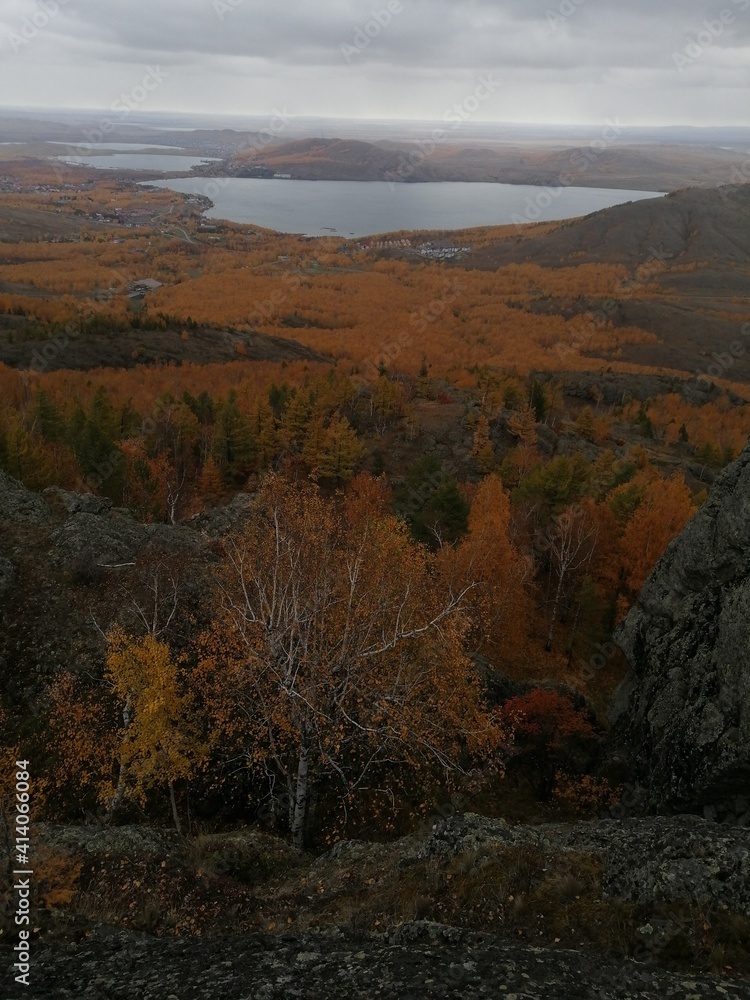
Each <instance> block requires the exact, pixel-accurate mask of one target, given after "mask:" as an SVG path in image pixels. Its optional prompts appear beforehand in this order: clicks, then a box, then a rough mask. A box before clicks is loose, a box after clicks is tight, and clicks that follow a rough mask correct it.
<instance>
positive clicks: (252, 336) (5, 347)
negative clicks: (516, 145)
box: [0, 161, 750, 851]
mask: <svg viewBox="0 0 750 1000" xmlns="http://www.w3.org/2000/svg"><path fill="white" fill-rule="evenodd" d="M0 181H2V186H0V206H1V207H2V209H3V210H4V212H5V213H7V218H8V220H10V221H9V222H8V223H7V224H6V223H5V222H3V225H4V226H6V228H7V229H8V231H9V232H8V233H6V234H5V241H4V242H2V243H0V359H2V363H0V470H1V472H2V474H4V475H3V476H2V478H0V502H5V501H3V499H2V498H3V496H5V497H6V500H7V497H10V496H11V494H13V495H14V496H15V495H16V494H15V493H14V492H13V491H15V490H17V489H20V488H23V489H24V490H25V491H29V492H30V493H31V494H34V495H36V496H37V497H38V498H40V502H41V503H42V505H43V507H44V509H45V511H46V510H47V509H49V511H50V513H49V517H51V518H52V522H50V523H51V524H53V526H54V527H55V532H54V533H53V534H51V535H44V533H43V532H42V529H41V528H40V527H39V524H37V523H36V522H34V521H32V520H30V519H28V518H26V519H24V518H23V517H21V516H19V517H18V519H17V522H18V523H14V521H13V516H11V515H8V516H7V517H6V516H5V515H4V522H3V524H2V525H0V541H2V544H3V551H4V552H7V553H8V554H9V555H10V558H11V561H13V562H14V563H16V564H18V566H19V567H20V570H19V571H20V573H21V578H22V579H23V581H24V594H23V595H19V594H12V595H11V597H10V598H8V602H7V604H6V607H5V610H4V614H5V615H6V619H7V621H10V620H11V619H14V620H16V621H20V620H22V616H24V615H27V616H28V615H30V616H31V618H32V619H33V620H37V619H38V620H39V621H40V622H42V621H44V620H46V621H49V620H50V619H51V617H54V615H52V612H51V611H50V607H51V606H52V605H50V604H49V602H50V601H52V600H53V597H52V595H53V594H57V595H59V594H64V595H65V604H66V607H67V608H68V611H69V620H67V621H64V623H63V624H62V626H61V628H62V631H63V633H64V634H65V635H66V639H65V642H64V643H63V645H64V647H65V649H66V650H67V651H70V650H73V651H76V650H78V652H77V653H76V652H73V654H72V656H71V658H67V653H66V657H63V656H62V654H60V655H56V657H53V659H54V663H53V664H49V665H45V664H42V663H41V659H43V658H44V656H45V655H47V654H45V652H44V650H43V649H42V648H41V647H40V646H39V645H38V644H37V643H38V641H41V640H39V639H38V636H39V635H41V634H42V633H43V631H44V627H46V626H40V629H41V631H40V632H39V633H38V634H37V635H36V636H33V635H31V634H26V633H24V632H23V630H21V631H20V632H19V631H18V630H16V631H13V630H11V632H12V635H11V632H9V633H8V635H9V638H8V639H7V640H4V646H3V648H2V649H0V656H1V657H2V662H3V663H4V664H5V665H6V669H5V673H4V677H5V679H4V681H3V686H2V690H0V699H1V701H0V713H2V717H3V719H4V726H3V733H4V735H5V740H6V744H7V745H10V746H15V745H19V746H20V744H21V743H23V745H24V746H25V747H27V748H28V746H29V745H30V744H31V745H32V746H33V749H34V753H35V756H36V759H37V760H42V761H43V762H44V766H43V771H44V773H45V775H46V777H45V780H44V783H43V788H42V789H41V790H40V794H39V795H38V801H37V808H38V809H39V815H40V816H42V817H44V818H47V819H56V820H82V819H85V818H89V819H91V818H94V817H96V818H97V819H98V820H99V821H102V822H105V823H111V822H115V821H117V822H119V821H123V820H125V819H130V820H132V819H134V818H135V819H143V818H144V817H145V818H148V819H149V820H151V821H153V822H158V823H163V824H172V825H173V826H174V827H175V828H176V829H177V830H178V831H183V830H185V829H186V828H188V827H190V828H192V825H197V826H201V825H203V826H204V827H206V828H210V827H211V826H212V825H214V826H216V825H219V826H221V825H222V824H232V823H237V822H240V821H244V822H258V823H261V824H264V825H265V826H266V827H268V828H271V829H275V830H278V831H280V832H281V833H283V835H284V836H287V837H288V838H289V839H290V841H291V843H292V844H293V845H294V847H295V849H297V850H298V851H302V850H303V849H305V848H308V847H309V848H319V847H322V846H324V845H326V844H331V843H333V842H334V841H335V840H337V839H338V838H340V837H341V836H343V835H344V834H346V835H349V836H357V835H361V834H363V833H367V834H368V835H369V836H370V837H372V838H386V837H389V836H391V835H393V834H395V833H403V832H404V831H407V830H409V829H412V828H414V826H415V824H418V823H419V822H420V821H421V819H422V818H423V817H424V816H425V815H427V814H428V813H429V812H430V810H431V809H433V808H434V807H435V805H436V803H440V802H445V801H448V800H450V798H451V796H455V795H461V796H463V797H464V800H465V801H469V802H481V803H482V804H483V807H484V808H485V810H486V811H491V812H494V814H496V815H508V816H514V815H515V816H516V817H528V816H533V817H538V816H540V815H541V816H576V815H594V814H596V813H597V811H598V810H601V809H602V808H604V807H606V806H609V805H612V804H615V803H616V802H617V801H618V798H619V796H620V795H621V793H622V789H621V788H618V787H617V785H616V784H615V783H614V782H612V781H609V780H606V779H605V778H602V777H599V776H598V775H597V771H596V762H597V745H598V742H599V740H600V738H601V736H602V734H603V733H604V731H605V730H606V726H607V712H608V708H609V705H610V701H611V697H612V693H613V691H614V690H615V688H616V686H617V684H618V683H619V682H620V680H621V679H622V677H623V675H624V672H625V664H624V661H623V658H622V656H621V654H620V653H619V651H618V650H617V648H616V646H615V645H614V644H613V642H612V636H613V632H614V630H615V628H616V627H617V625H618V623H619V622H621V621H622V619H623V618H624V616H625V615H626V614H627V612H628V610H629V608H630V607H631V606H632V605H633V604H634V603H635V602H636V601H637V599H638V595H639V592H640V590H641V588H642V586H643V584H644V582H645V581H646V579H647V577H648V576H649V574H650V573H651V571H652V570H653V568H654V566H655V565H656V563H657V561H658V560H659V558H660V557H661V556H662V554H663V553H664V551H665V549H666V547H667V546H668V545H669V543H670V542H671V541H672V539H674V538H675V537H676V536H677V535H678V534H679V532H680V531H681V530H682V529H683V527H684V526H685V524H686V523H687V522H688V520H689V519H690V518H691V517H692V515H693V514H694V513H695V512H696V511H697V509H698V508H699V506H700V505H701V504H702V503H703V502H704V500H705V498H706V496H707V490H708V488H709V486H710V483H711V482H712V480H713V478H714V477H715V476H716V474H717V473H718V472H719V471H720V470H721V469H722V468H723V467H724V466H725V465H727V464H728V463H729V462H731V461H732V460H733V459H734V458H735V457H737V455H738V454H739V452H740V451H741V449H742V448H743V447H744V445H745V442H746V440H747V438H748V436H749V435H750V406H749V405H748V403H747V401H746V394H747V386H746V380H745V378H744V376H743V371H742V368H741V365H734V364H730V365H726V364H724V363H722V362H719V363H718V364H719V368H718V370H717V373H715V374H714V373H712V374H711V375H710V377H709V376H708V375H706V374H705V372H706V371H707V370H708V368H709V366H710V365H711V364H712V363H713V364H714V367H716V364H717V362H716V357H719V358H722V357H724V356H726V355H727V352H728V351H729V348H728V347H727V346H725V345H723V344H721V343H718V344H717V343H711V342H705V343H702V342H701V343H699V344H698V347H696V348H695V350H696V351H698V352H699V354H698V356H699V357H700V358H701V359H702V360H701V365H702V366H703V367H702V368H701V369H700V370H698V366H697V365H696V364H694V363H693V361H692V360H691V358H689V357H687V356H681V355H680V353H679V350H678V349H672V347H670V348H669V353H668V354H663V353H662V352H664V351H666V348H665V344H666V343H667V341H668V337H667V335H666V334H665V333H664V332H663V331H662V330H661V328H660V327H659V325H658V323H656V322H654V323H649V322H645V321H644V322H642V323H638V322H636V321H635V318H634V317H635V315H636V312H637V310H636V306H637V307H638V309H641V308H645V307H648V308H649V309H651V310H652V311H653V315H654V316H657V315H662V314H663V315H664V316H666V315H667V313H668V312H669V311H670V310H671V311H674V310H676V309H678V308H681V306H682V304H683V303H682V300H681V298H680V296H681V291H680V289H681V288H682V287H683V284H682V283H683V282H684V281H685V280H686V277H690V276H695V275H696V274H698V275H700V274H702V273H703V271H704V270H705V272H706V273H710V272H711V270H712V268H713V266H714V264H713V263H712V262H705V263H704V262H701V261H700V260H698V261H696V260H695V259H693V258H692V257H691V255H690V253H686V254H685V255H684V256H683V257H680V256H674V257H671V258H670V259H669V260H666V259H662V260H650V261H648V262H643V261H642V260H641V261H639V262H636V263H633V262H632V261H631V260H629V259H627V258H626V256H623V259H622V260H621V261H620V262H618V261H615V260H607V261H602V262H600V263H594V262H591V261H589V260H584V261H581V260H580V253H578V252H574V251H571V253H570V254H569V255H567V256H566V257H565V258H564V259H562V258H561V259H559V260H558V261H557V262H556V263H555V265H554V266H553V265H552V264H549V265H548V264H545V265H542V264H540V263H538V262H537V261H536V258H535V257H534V255H533V254H531V253H530V252H528V251H527V245H529V246H530V243H529V241H530V240H532V239H533V240H540V239H543V238H544V237H545V235H546V234H548V233H552V232H553V230H554V232H557V231H558V230H562V229H563V226H559V225H558V224H546V225H544V226H529V227H524V228H523V229H521V228H519V227H506V228H501V229H481V230H469V231H466V232H463V233H461V234H460V240H461V242H462V244H466V245H470V246H471V248H472V252H471V254H469V255H468V256H467V257H466V258H462V259H461V260H459V261H455V262H448V263H444V262H436V261H426V260H425V259H423V258H421V257H419V256H417V255H414V254H410V253H408V252H406V251H396V250H393V249H388V248H384V249H377V248H374V247H369V246H363V245H362V244H360V243H358V242H357V241H346V240H341V239H340V238H334V237H330V238H322V239H306V238H304V237H301V236H285V235H282V234H278V233H271V232H268V231H264V230H260V229H257V228H254V229H252V230H249V229H248V228H247V227H243V226H239V225H235V224H231V223H223V222H222V223H219V224H217V225H216V226H214V227H211V229H212V231H211V232H210V233H209V232H206V231H205V229H204V228H202V227H203V223H202V216H201V214H200V213H201V210H202V208H203V207H204V206H202V205H196V204H195V203H191V202H190V200H189V199H186V198H183V197H182V196H179V195H176V194H173V193H171V192H168V191H165V190H157V189H151V188H148V187H143V186H139V185H137V184H135V183H133V182H132V181H128V180H124V179H120V180H114V179H112V178H105V179H102V178H101V175H97V172H96V171H87V170H86V169H85V168H81V169H77V170H73V169H72V168H61V167H60V166H56V167H55V168H54V169H53V168H52V167H47V166H45V165H44V163H43V162H42V161H33V162H24V161H19V162H16V161H13V162H12V163H11V162H8V163H2V164H0ZM664 203H665V205H666V206H667V208H665V209H664V210H665V211H668V210H671V208H670V207H669V203H670V199H665V200H664ZM135 211H137V212H138V213H140V214H141V215H143V214H146V215H148V216H149V218H150V223H149V224H139V225H137V226H132V225H128V224H126V222H125V221H124V219H125V218H126V217H127V215H128V213H132V212H135ZM49 220H51V221H49ZM13 227H15V228H13ZM45 227H47V228H46V229H45ZM11 230H12V232H11ZM401 235H404V234H401ZM412 235H414V234H412ZM441 235H442V234H417V235H416V236H415V241H416V240H424V239H428V238H430V239H433V238H436V237H439V236H441ZM510 246H512V247H513V252H514V253H515V256H516V259H515V261H513V262H510V263H508V262H505V261H500V262H497V261H495V262H494V263H493V256H492V255H493V254H494V253H495V252H496V248H498V247H500V248H501V250H502V253H505V252H506V251H507V248H508V247H510ZM576 253H578V257H577V256H576ZM742 267H744V265H742V266H741V265H739V264H738V265H737V268H738V269H739V270H740V271H742ZM742 273H743V274H744V273H745V272H744V271H742ZM145 280H148V281H150V283H151V285H150V287H148V286H147V287H146V289H145V290H144V288H143V287H139V283H142V282H144V281H145ZM707 295H708V293H706V298H707ZM701 308H703V309H705V310H706V311H707V313H710V316H711V318H712V320H715V321H716V323H717V324H718V323H726V324H727V325H728V326H732V327H733V328H734V329H736V330H738V331H739V330H741V329H743V323H744V324H745V327H747V324H748V323H750V313H747V312H746V303H745V304H743V300H742V298H741V297H740V296H738V295H736V294H732V293H731V289H730V291H727V292H726V294H724V295H723V296H722V297H720V296H718V295H716V296H714V297H713V298H712V299H711V301H710V302H707V301H703V302H702V304H701ZM669 314H670V315H671V312H670V313H669ZM665 322H666V321H665ZM665 329H666V327H665ZM747 329H750V327H747ZM692 336H693V334H692V332H691V337H692ZM742 336H743V334H740V333H737V335H736V338H735V339H739V340H741V338H742ZM696 338H697V339H696ZM696 338H694V339H696V343H698V340H699V338H698V337H697V335H696ZM691 342H692V341H691ZM670 343H671V341H670ZM742 343H744V341H743V342H742ZM101 351H106V352H107V353H106V355H102V354H101V353H100V352H101ZM102 356H106V357H107V358H108V359H111V360H108V361H107V365H106V367H102V366H101V361H100V360H99V359H100V358H101V357H102ZM736 357H737V358H738V359H739V358H740V354H737V355H736ZM18 484H20V486H19V485H18ZM25 495H28V494H25ZM74 497H78V499H77V500H74V499H71V498H74ZM9 502H10V501H7V503H9ZM29 502H31V501H29ZM19 503H20V501H19ZM68 515H69V516H68ZM14 516H15V515H14ZM47 516H48V515H47V514H46V513H45V514H44V517H45V518H46V517H47ZM41 518H42V515H40V519H41ZM39 523H42V522H41V520H40V521H39ZM45 523H46V522H45ZM102 525H105V526H106V533H107V536H106V537H107V538H108V539H110V541H111V540H112V539H114V541H111V544H110V542H108V544H109V549H108V548H107V546H104V545H103V544H102V543H101V538H100V537H99V536H98V535H97V532H102V531H105V527H102ZM45 530H46V529H45ZM40 532H41V534H40ZM136 532H142V535H139V536H138V537H139V538H141V542H139V543H138V545H133V546H130V547H129V542H128V543H127V544H126V542H125V541H123V539H129V538H130V537H131V536H133V537H134V533H136ZM66 538H68V539H73V542H72V543H71V545H72V549H73V550H74V551H73V552H72V555H71V556H70V558H69V559H68V560H67V561H65V560H63V561H61V560H60V559H56V558H53V557H52V556H49V553H50V552H51V551H53V549H54V551H58V549H60V547H61V546H63V543H64V542H65V539H66ZM55 546H57V548H55ZM55 613H56V614H62V615H63V619H64V617H65V615H64V613H63V612H62V611H59V610H58V612H55ZM57 621H58V624H59V622H60V619H58V620H57ZM84 647H85V649H84ZM61 648H62V647H61ZM47 653H49V650H47ZM76 656H78V657H79V659H78V660H76ZM25 752H27V753H28V752H29V751H28V750H26V751H25Z"/></svg>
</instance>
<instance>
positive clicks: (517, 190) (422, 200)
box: [148, 157, 661, 238]
mask: <svg viewBox="0 0 750 1000" xmlns="http://www.w3.org/2000/svg"><path fill="white" fill-rule="evenodd" d="M148 159H151V157H148ZM148 183H151V184H152V185H154V186H155V187H167V188H171V189H172V190H174V191H180V192H182V193H183V194H201V195H205V196H206V197H208V198H210V199H211V201H212V202H213V203H214V207H213V208H212V209H210V211H208V212H207V213H206V217H207V218H211V219H229V220H230V221H232V222H241V223H253V224H254V225H256V226H263V227H264V228H268V229H274V230H276V231H277V232H282V233H302V234H304V235H306V236H332V235H335V236H343V237H347V238H350V237H363V236H372V235H374V234H376V233H388V232H394V231H396V230H399V229H407V230H418V229H469V228H472V227H475V226H501V225H507V224H511V223H515V222H518V221H519V220H520V219H522V220H524V221H528V222H552V221H556V220H559V219H570V218H574V217H576V216H579V215H588V214H589V212H596V211H598V210H599V209H602V208H610V207H611V206H613V205H620V204H623V203H624V202H627V201H642V200H644V199H646V198H658V197H661V195H660V194H659V193H656V192H652V191H617V190H613V189H610V188H576V187H562V188H554V187H533V186H529V185H516V184H468V183H452V182H445V183H441V184H433V183H430V184H389V183H387V182H385V181H382V182H381V181H367V182H365V181H292V180H261V179H256V178H244V177H242V178H241V177H232V178H227V177H181V178H175V179H174V180H164V181H161V180H159V181H151V182H148Z"/></svg>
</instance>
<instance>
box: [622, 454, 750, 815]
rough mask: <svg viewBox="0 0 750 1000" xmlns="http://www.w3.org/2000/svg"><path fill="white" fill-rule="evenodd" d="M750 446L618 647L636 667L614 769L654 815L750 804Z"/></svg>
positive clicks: (650, 585)
mask: <svg viewBox="0 0 750 1000" xmlns="http://www.w3.org/2000/svg"><path fill="white" fill-rule="evenodd" d="M749 611H750V448H748V449H746V450H745V451H744V452H743V454H742V455H741V457H740V458H739V459H738V461H736V462H735V463H733V464H732V465H730V466H729V467H728V468H727V469H726V470H725V471H724V472H723V473H722V474H721V475H720V476H719V477H718V478H717V479H716V482H715V484H714V487H713V489H712V490H711V495H710V498H709V500H708V501H707V503H706V504H705V505H704V506H703V507H702V508H701V510H700V511H699V512H698V513H697V514H696V516H695V517H694V518H693V520H692V521H691V522H690V523H689V524H688V525H687V527H686V528H685V530H684V531H683V533H682V534H681V535H680V536H679V537H678V538H677V539H675V541H674V542H673V543H672V544H671V545H670V547H669V548H668V549H667V551H666V553H665V554H664V556H663V557H662V559H661V560H660V561H659V563H658V564H657V566H656V568H655V570H654V572H653V573H652V575H651V577H650V578H649V580H648V581H647V582H646V585H645V586H644V588H643V591H642V593H641V595H640V598H639V600H638V603H637V605H636V606H635V607H634V608H633V609H632V611H631V612H630V614H629V615H628V617H627V619H626V620H625V622H624V623H623V625H622V626H621V628H620V629H619V632H618V634H617V637H616V638H617V642H618V643H619V645H620V646H621V648H622V649H623V651H624V653H625V655H626V657H627V659H628V662H629V664H630V667H631V673H630V675H629V676H628V677H627V678H626V680H625V682H624V685H623V688H622V690H621V692H620V695H619V697H618V698H617V699H616V701H615V709H614V711H613V714H612V716H611V720H612V722H613V731H612V733H611V734H610V738H609V741H608V748H607V767H608V768H609V769H610V770H611V771H613V772H617V771H618V770H619V774H620V776H622V777H627V778H629V779H631V780H633V781H634V782H635V783H636V784H637V785H639V786H640V787H641V788H642V789H643V792H644V806H645V808H646V809H648V810H651V811H664V810H673V811H689V810H694V809H699V808H704V807H706V808H709V809H710V810H711V814H712V815H718V816H719V818H723V817H725V816H729V817H730V818H731V817H733V816H736V811H737V800H738V798H739V799H740V800H743V799H747V798H748V797H750V614H749V613H748V612H749Z"/></svg>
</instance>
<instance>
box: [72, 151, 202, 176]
mask: <svg viewBox="0 0 750 1000" xmlns="http://www.w3.org/2000/svg"><path fill="white" fill-rule="evenodd" d="M82 145H84V144H82ZM148 148H149V149H152V148H153V147H152V146H149V147H148ZM57 159H58V160H62V161H63V163H71V164H77V163H82V164H85V165H86V166H87V167H97V168H98V169H100V170H158V171H160V172H161V173H163V174H173V173H177V172H178V171H179V172H181V171H183V170H191V169H192V168H193V167H198V166H200V165H201V163H206V162H207V161H208V162H216V157H211V156H175V155H173V154H170V153H154V154H153V155H152V156H149V155H148V154H144V153H110V154H106V153H105V154H102V155H101V156H96V155H92V154H88V155H87V156H58V157H57Z"/></svg>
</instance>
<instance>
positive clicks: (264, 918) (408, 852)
mask: <svg viewBox="0 0 750 1000" xmlns="http://www.w3.org/2000/svg"><path fill="white" fill-rule="evenodd" d="M35 845H36V848H35V849H36V855H37V859H38V862H39V868H38V872H37V876H36V880H37V882H38V886H39V888H38V893H39V912H38V914H37V918H38V919H37V923H38V924H39V927H40V931H39V933H37V934H35V937H34V940H33V946H32V961H31V967H32V981H31V985H30V987H28V988H26V987H22V986H16V984H14V983H13V982H12V979H11V978H8V980H7V986H5V989H4V990H2V991H0V1000H15V998H16V997H29V998H37V997H39V998H43V1000H52V998H55V1000H66V998H76V1000H78V998H84V1000H131V998H132V1000H136V998H137V1000H198V998H201V1000H202V998H220V1000H225V998H226V1000H235V998H236V1000H275V998H279V1000H280V998H287V997H294V998H297V997H298V998H302V1000H357V998H362V1000H369V998H372V1000H379V998H384V1000H391V998H392V1000H422V998H424V1000H431V998H438V997H441V998H442V997H461V998H467V1000H470V998H474V997H476V998H480V997H498V998H499V997H502V998H514V997H515V998H516V1000H536V998H540V1000H541V998H550V1000H568V998H570V1000H574V998H575V1000H587V998H607V1000H609V998H611V1000H620V998H622V1000H625V998H654V1000H656V998H658V1000H664V998H670V997H679V998H681V1000H703V998H708V997H712V998H744V997H747V998H748V1000H750V961H748V955H749V952H750V836H749V835H748V831H747V829H743V828H741V827H739V826H735V827H730V826H726V825H717V824H715V823H709V822H706V821H705V820H701V819H699V818H697V817H694V816H684V817H650V818H649V817H640V818H638V817H630V818H624V819H609V820H598V821H593V822H588V823H576V824H567V823H556V824H546V825H539V826H521V825H519V826H510V825H508V824H507V823H505V822H503V821H502V820H496V819H495V820H493V819H488V818H486V817H482V816H478V815H475V814H471V813H468V814H463V815H454V816H450V817H444V818H442V819H438V820H437V821H435V822H434V823H432V824H431V825H430V827H429V828H428V829H426V830H425V831H423V832H422V833H421V834H415V835H412V836H410V837H407V838H403V839H402V840H400V841H397V842H394V843H390V844H373V843H366V842H362V841H343V842H340V843H339V844H337V845H336V846H335V847H334V848H333V849H332V850H330V851H328V852H327V853H326V854H324V855H321V856H318V857H315V856H306V857H304V858H299V857H298V856H296V855H294V853H293V852H292V851H291V850H290V849H289V847H288V845H286V843H285V842H284V841H283V840H282V839H280V838H277V837H273V836H271V835H270V834H263V833H261V832H260V831H258V830H257V829H255V828H249V829H247V830H238V831H234V832H229V833H223V834H215V835H210V836H203V837H200V838H196V839H194V840H192V841H180V839H179V838H177V837H176V836H175V835H174V834H168V833H164V832H160V831H157V830H153V829H145V828H142V827H122V828H119V829H103V828H101V827H98V826H89V827H61V826H45V825H38V826H37V827H36V829H35ZM45 869H46V872H47V874H46V875H45V874H44V871H45ZM15 940H16V929H15V928H14V926H13V924H12V921H10V920H9V919H8V918H7V911H6V917H5V923H4V924H2V925H0V964H1V965H2V967H3V972H4V973H5V972H6V971H7V970H8V969H10V968H11V966H12V962H13V958H12V953H11V947H12V945H13V944H14V943H15ZM719 974H721V975H719ZM3 985H5V984H3Z"/></svg>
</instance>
